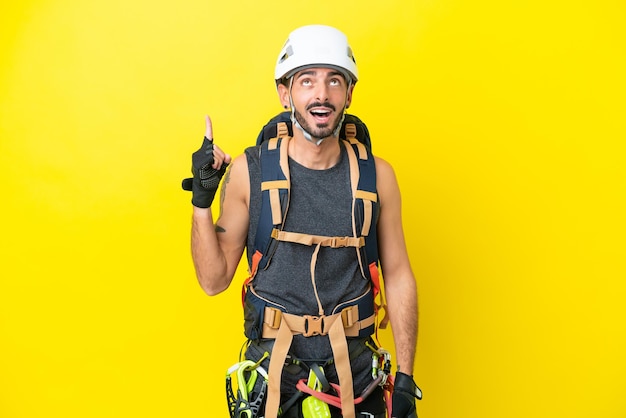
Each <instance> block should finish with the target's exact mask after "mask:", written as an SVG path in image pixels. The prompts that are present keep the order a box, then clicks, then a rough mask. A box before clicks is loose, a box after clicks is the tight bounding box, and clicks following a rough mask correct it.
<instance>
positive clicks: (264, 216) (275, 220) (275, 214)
mask: <svg viewBox="0 0 626 418" xmlns="http://www.w3.org/2000/svg"><path fill="white" fill-rule="evenodd" d="M291 136H293V128H292V125H291V113H290V112H288V111H287V112H282V113H279V114H278V115H276V116H274V117H273V118H272V119H270V120H269V122H268V123H267V124H265V126H263V128H262V129H261V131H260V132H259V135H258V137H257V140H256V144H257V145H259V146H260V147H261V172H262V174H261V175H262V179H261V181H262V183H263V184H265V185H266V186H262V187H266V188H265V189H264V190H263V192H262V199H263V200H262V205H261V216H260V218H259V223H258V228H257V233H256V240H255V244H254V250H253V251H248V254H247V256H248V267H249V272H250V278H249V279H248V280H247V281H246V282H245V283H244V286H243V291H242V297H243V296H244V295H245V291H246V287H247V285H248V284H250V282H251V281H252V279H253V278H254V275H255V274H256V271H257V269H258V268H259V267H261V268H265V267H266V266H267V264H268V263H269V261H270V260H271V256H272V253H273V250H274V249H275V246H276V244H277V242H276V240H275V237H273V236H272V233H274V234H275V235H276V234H277V233H278V232H273V231H281V230H282V224H283V221H284V217H285V215H286V213H285V211H286V210H287V206H288V202H289V182H288V179H287V176H288V166H287V164H286V162H285V163H284V165H283V167H281V164H280V160H281V154H280V143H281V141H282V138H285V137H291ZM339 138H340V140H344V141H346V142H347V143H349V144H350V146H347V147H346V148H351V149H352V150H353V151H354V153H355V154H356V156H357V158H356V166H358V184H356V185H354V186H353V188H355V189H354V190H355V191H354V192H353V193H355V194H356V199H355V208H354V214H353V216H354V218H355V222H356V230H357V231H359V230H360V232H362V233H363V235H365V236H367V239H366V240H365V246H364V247H362V248H361V250H360V251H359V252H358V253H359V254H358V258H359V262H360V264H361V273H362V275H363V276H364V277H365V278H366V279H369V280H371V281H372V286H373V288H374V297H376V295H378V293H379V291H380V278H379V272H378V240H377V238H376V221H377V216H378V196H377V193H376V167H375V162H374V157H373V156H372V154H371V148H372V145H371V139H370V134H369V130H368V129H367V126H366V125H365V123H363V122H362V121H361V119H359V118H358V117H357V116H354V115H351V114H346V115H345V119H344V121H343V124H342V127H341V130H340V133H339ZM346 145H347V144H346ZM349 155H351V153H349ZM284 171H287V173H285V172H284ZM351 177H352V174H351ZM357 235H360V234H358V233H357V232H355V236H357ZM382 305H384V303H383V304H382ZM382 325H383V326H384V325H386V322H385V323H383V324H382Z"/></svg>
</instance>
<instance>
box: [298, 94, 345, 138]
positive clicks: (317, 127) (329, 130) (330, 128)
mask: <svg viewBox="0 0 626 418" xmlns="http://www.w3.org/2000/svg"><path fill="white" fill-rule="evenodd" d="M316 106H317V107H321V106H322V105H321V104H320V103H313V104H311V105H310V106H307V110H308V109H309V108H313V107H316ZM323 106H324V107H327V108H328V109H329V110H330V109H332V110H333V111H334V110H335V106H333V105H331V104H330V103H326V104H324V105H323ZM294 115H295V117H296V121H298V123H299V124H300V126H302V129H304V131H305V132H307V133H309V135H311V136H312V137H313V138H317V139H324V138H328V137H329V136H333V134H334V133H335V131H336V130H337V128H338V127H339V125H340V124H341V122H342V120H343V119H342V118H341V115H337V116H336V118H335V119H334V120H331V121H330V123H316V124H314V125H313V124H311V123H309V122H307V120H306V119H305V117H304V116H303V115H302V114H301V113H300V112H298V110H297V109H294Z"/></svg>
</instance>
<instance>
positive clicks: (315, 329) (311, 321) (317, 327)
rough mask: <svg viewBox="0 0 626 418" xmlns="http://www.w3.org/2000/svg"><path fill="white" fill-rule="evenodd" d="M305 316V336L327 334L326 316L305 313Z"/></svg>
mask: <svg viewBox="0 0 626 418" xmlns="http://www.w3.org/2000/svg"><path fill="white" fill-rule="evenodd" d="M303 318H304V332H303V333H302V335H304V336H305V337H313V336H315V335H325V333H324V317H323V316H313V315H303Z"/></svg>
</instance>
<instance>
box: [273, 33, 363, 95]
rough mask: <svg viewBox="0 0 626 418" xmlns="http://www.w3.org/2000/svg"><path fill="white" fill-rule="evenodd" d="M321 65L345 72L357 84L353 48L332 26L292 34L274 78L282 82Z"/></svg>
mask: <svg viewBox="0 0 626 418" xmlns="http://www.w3.org/2000/svg"><path fill="white" fill-rule="evenodd" d="M319 66H324V67H331V68H335V69H337V70H339V71H341V72H342V73H343V74H344V76H345V77H346V79H348V81H352V83H353V84H354V83H356V82H357V80H358V76H359V74H358V71H357V68H356V61H355V59H354V55H353V54H352V48H350V45H348V38H347V37H346V35H344V34H343V32H341V31H340V30H338V29H335V28H333V27H331V26H324V25H309V26H302V27H300V28H298V29H296V30H294V31H293V32H291V33H290V34H289V38H287V42H285V45H284V46H283V48H282V49H281V51H280V55H278V60H277V61H276V68H275V70H274V79H275V80H276V83H279V82H280V81H281V80H282V79H285V78H290V77H291V76H293V75H294V74H295V73H296V72H298V71H300V70H303V69H305V68H312V67H319Z"/></svg>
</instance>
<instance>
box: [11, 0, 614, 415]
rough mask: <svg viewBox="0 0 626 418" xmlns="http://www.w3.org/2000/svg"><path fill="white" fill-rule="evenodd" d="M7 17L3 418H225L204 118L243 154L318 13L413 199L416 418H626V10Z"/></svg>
mask: <svg viewBox="0 0 626 418" xmlns="http://www.w3.org/2000/svg"><path fill="white" fill-rule="evenodd" d="M5 3H6V2H5ZM2 9H3V10H2V12H1V13H0V33H1V36H2V38H1V39H2V41H1V44H0V48H1V55H0V60H1V61H0V141H1V142H0V179H1V180H0V181H1V184H2V189H1V196H2V203H1V214H0V222H1V224H0V226H1V229H0V230H1V234H2V240H1V241H0V242H1V249H0V250H1V251H0V257H1V263H0V278H1V282H0V417H3V418H5V417H6V418H22V417H28V418H31V417H65V418H70V417H85V418H86V417H89V418H92V417H226V416H227V415H228V414H227V412H226V408H225V401H224V380H223V379H224V372H225V370H226V368H227V367H228V366H230V365H231V364H232V363H234V362H235V360H236V359H237V356H238V352H239V349H240V346H241V344H242V342H243V336H242V315H241V309H240V304H239V303H240V302H239V291H240V283H241V280H243V278H244V269H243V268H241V271H240V274H239V275H238V277H237V279H236V280H235V283H234V284H233V286H232V288H231V289H229V290H228V291H227V292H225V293H224V294H221V295H219V296H216V297H214V298H209V297H208V296H205V295H204V294H203V292H202V291H201V289H200V287H199V286H198V285H197V283H196V281H195V276H194V273H193V268H192V263H191V258H190V251H189V229H190V217H191V206H190V202H189V200H190V195H189V194H188V193H186V192H183V191H182V190H180V180H181V178H182V177H185V176H187V175H188V173H189V169H190V154H191V152H193V151H194V150H195V149H197V147H198V146H199V145H200V142H201V137H202V133H203V132H204V122H203V116H204V114H205V113H209V114H210V115H211V116H212V118H213V120H214V128H215V138H216V140H217V141H219V143H220V145H222V147H223V148H225V149H227V150H228V151H229V152H231V153H232V154H239V153H241V152H242V151H243V149H244V147H246V146H247V145H249V144H251V143H252V142H253V140H254V138H255V137H256V134H257V132H258V129H259V128H260V127H261V126H262V125H263V124H264V123H265V122H266V120H268V119H269V118H270V117H271V116H273V114H275V113H277V112H278V111H280V110H281V109H280V106H279V103H278V100H277V99H276V96H275V91H274V86H273V81H272V75H273V65H274V59H275V57H276V55H277V53H278V50H279V48H280V47H281V46H282V43H283V42H284V40H285V38H286V35H287V33H288V32H289V31H290V30H292V29H293V28H295V27H297V26H300V25H302V24H308V23H325V24H331V25H335V26H338V27H340V28H341V29H343V30H344V31H345V32H346V33H347V34H348V35H349V37H350V39H351V43H352V46H353V49H354V51H355V54H356V57H357V60H358V64H359V66H360V75H361V81H360V82H359V84H358V85H357V88H356V91H355V98H354V105H353V107H352V108H351V109H350V110H351V111H352V112H353V113H355V114H357V115H359V116H360V117H361V118H363V119H364V120H365V121H366V122H367V124H368V126H369V128H370V132H371V134H372V136H373V137H374V150H375V151H376V152H377V153H378V154H380V155H381V156H383V157H385V158H386V159H388V160H390V161H391V162H392V163H393V164H394V166H395V167H396V170H397V175H398V179H399V181H400V183H401V187H402V190H403V198H404V224H405V228H406V233H407V241H408V246H409V250H410V254H411V261H412V265H413V268H414V270H415V274H416V276H417V280H418V286H419V291H420V306H421V321H420V327H421V328H420V336H419V349H418V358H417V363H416V367H415V375H416V380H417V382H418V384H419V385H420V386H421V387H422V389H423V390H424V393H425V399H424V400H423V401H422V402H421V403H420V404H419V411H420V416H421V417H442V418H451V417H481V418H486V417H524V418H527V417H568V418H576V417H603V418H609V417H615V418H623V417H624V416H626V397H625V396H624V390H625V389H626V383H625V381H624V379H625V378H624V376H625V375H626V362H625V360H624V353H625V352H626V337H625V328H626V327H625V324H624V323H625V319H626V314H625V310H624V305H625V304H626V299H625V297H626V261H625V260H626V257H625V254H624V253H625V250H626V244H625V242H624V239H625V238H624V237H625V233H626V223H625V221H624V212H625V210H626V168H625V167H624V157H625V146H624V140H625V139H626V122H625V120H626V113H625V110H626V107H625V105H624V97H625V96H626V83H625V81H624V74H625V73H626V63H625V60H626V47H625V42H626V32H625V31H624V29H622V27H623V24H624V22H625V21H626V6H625V5H624V3H623V1H621V0H614V1H611V0H600V1H595V2H581V1H565V0H557V1H539V0H531V1H519V2H512V1H497V0H476V1H471V2H470V1H460V0H440V1H436V0H419V1H406V0H405V1H402V0H387V1H384V2H382V1H371V0H370V1H363V0H360V1H354V2H341V1H339V2H335V1H327V0H322V1H317V2H299V1H297V2H276V1H257V0H244V1H231V2H220V3H218V2H215V1H184V0H183V1H176V2H170V1H164V2H153V1H150V2H149V1H127V0H123V1H122V0H109V1H103V0H93V1H78V0H65V1H46V0H41V1H36V0H31V1H21V2H9V3H6V4H5V5H3V7H2ZM382 338H383V341H384V342H386V345H387V346H390V342H389V341H390V338H389V332H385V333H383V337H382Z"/></svg>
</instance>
